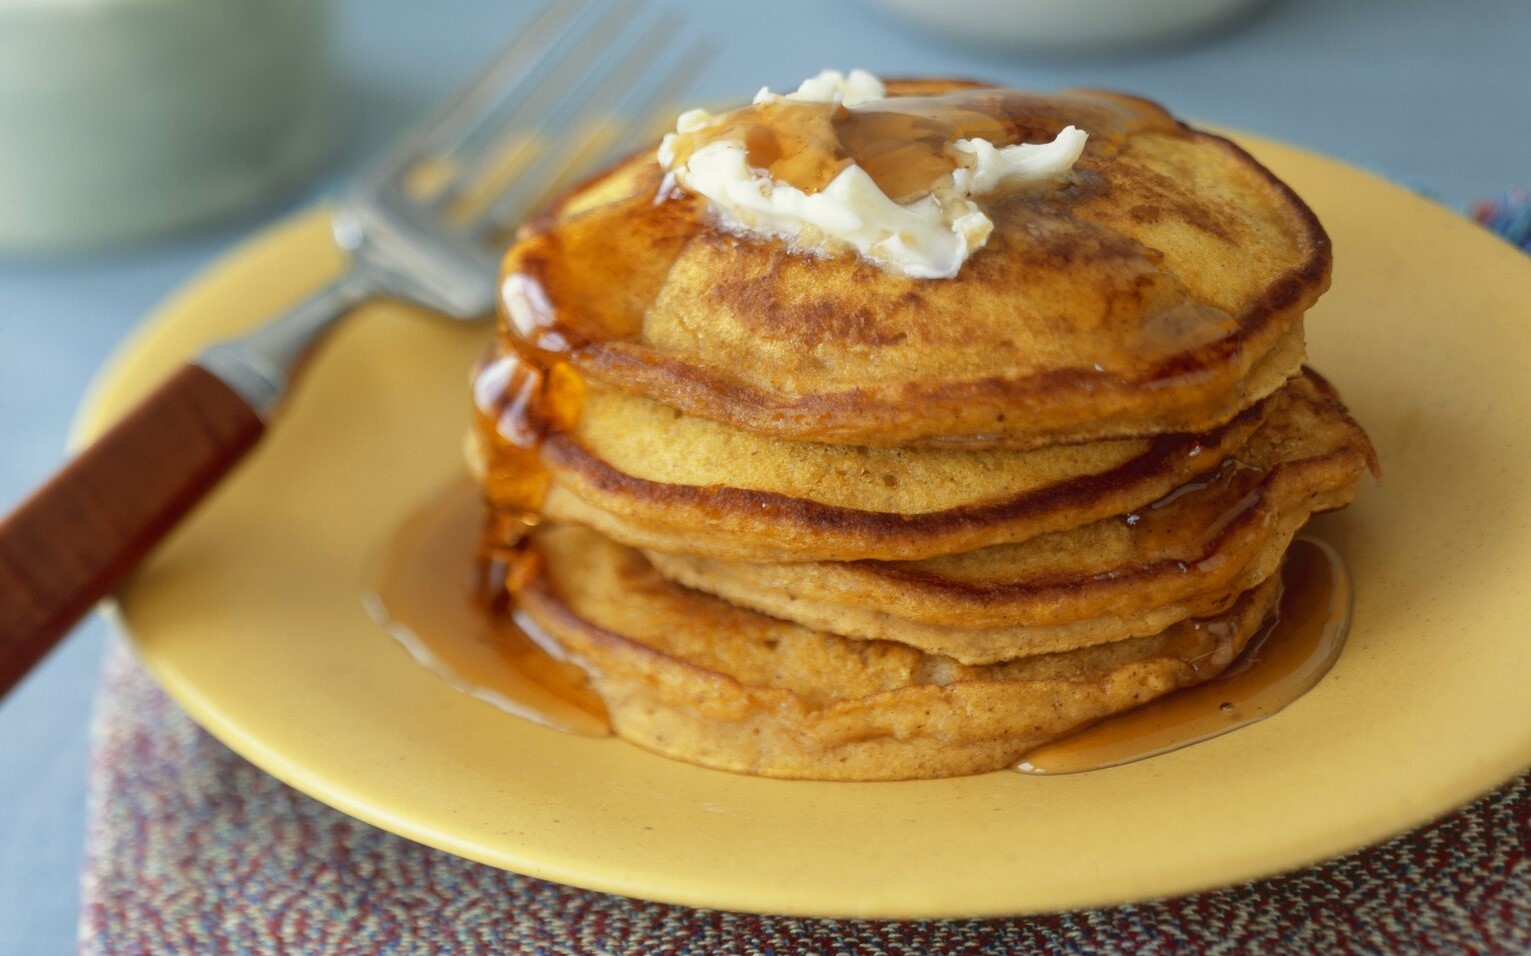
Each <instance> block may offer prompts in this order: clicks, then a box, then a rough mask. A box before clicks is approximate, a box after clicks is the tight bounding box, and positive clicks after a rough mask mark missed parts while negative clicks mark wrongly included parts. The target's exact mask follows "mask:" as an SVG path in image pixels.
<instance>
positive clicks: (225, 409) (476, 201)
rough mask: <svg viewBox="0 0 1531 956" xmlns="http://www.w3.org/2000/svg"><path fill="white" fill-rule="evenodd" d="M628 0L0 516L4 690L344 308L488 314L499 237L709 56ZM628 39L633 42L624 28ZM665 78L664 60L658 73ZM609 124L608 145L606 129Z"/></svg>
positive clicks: (205, 475)
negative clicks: (323, 258) (302, 282)
mask: <svg viewBox="0 0 1531 956" xmlns="http://www.w3.org/2000/svg"><path fill="white" fill-rule="evenodd" d="M639 6H640V5H639V4H638V3H635V2H630V0H605V2H595V0H585V2H583V3H572V4H571V3H568V2H559V0H550V2H549V3H548V4H547V6H546V7H545V8H544V9H543V11H542V12H541V13H540V14H538V15H537V17H536V18H535V20H534V21H533V22H532V24H531V25H530V26H529V27H527V28H526V30H525V31H524V32H523V33H521V35H520V36H519V37H517V38H516V40H515V41H514V42H512V43H511V44H510V45H509V46H508V47H507V48H506V49H505V50H504V51H503V52H502V53H500V54H499V55H498V56H497V57H496V58H495V59H494V61H493V62H491V63H490V64H489V66H488V68H487V69H486V70H485V71H484V72H483V73H482V74H481V75H480V76H479V77H478V79H477V80H475V82H474V83H473V84H472V85H471V86H470V87H468V88H467V89H466V90H465V91H463V92H462V93H461V94H460V95H459V96H458V98H457V99H456V100H455V101H453V102H452V103H450V104H449V105H448V106H447V107H445V108H444V109H442V110H441V111H439V112H438V113H436V114H435V116H434V117H433V118H432V119H431V120H429V121H428V122H427V123H426V124H425V125H424V127H423V128H422V131H421V132H420V133H419V134H418V135H416V136H414V137H412V138H410V139H408V140H406V141H405V142H403V143H402V144H400V145H399V146H398V147H397V148H396V149H394V150H393V151H391V152H389V153H387V154H385V155H384V158H383V159H382V160H381V161H380V162H379V163H377V164H376V165H374V166H372V167H370V168H369V169H367V170H365V171H364V172H363V173H362V175H361V176H360V177H359V178H358V179H357V180H356V181H355V182H354V183H353V184H352V186H351V187H350V188H349V189H348V190H347V191H346V192H345V193H343V194H342V196H341V197H340V199H339V201H338V202H337V203H336V204H335V205H334V207H333V211H332V214H331V224H332V232H333V235H334V239H335V242H336V244H337V245H338V246H339V247H340V248H341V250H342V251H343V252H345V253H346V255H347V259H348V262H349V269H348V271H347V272H346V274H345V275H344V276H342V277H341V278H340V279H338V280H337V281H335V282H334V283H333V284H331V285H330V286H329V287H327V288H325V289H323V290H321V291H319V292H317V293H315V294H314V295H312V296H311V297H310V298H308V299H307V300H305V301H303V302H301V303H299V304H298V305H297V306H295V307H294V308H292V309H291V310H290V311H288V312H287V313H285V314H283V315H282V316H280V317H278V318H276V319H275V320H273V321H271V322H269V323H267V324H266V325H263V326H261V327H259V328H257V329H255V330H254V331H252V332H250V333H248V334H246V335H244V336H243V337H241V338H237V339H232V340H229V341H225V342H220V343H217V344H214V345H213V346H211V347H210V348H208V349H207V350H206V351H205V352H203V353H202V354H201V356H200V357H198V358H196V359H195V360H193V361H191V362H189V363H188V364H186V365H185V366H183V367H182V368H181V370H180V371H179V372H178V373H176V374H175V375H173V376H172V377H171V378H169V379H168V380H167V381H165V382H164V383H163V384H162V385H161V386H160V387H159V388H158V389H157V390H156V391H155V392H153V393H152V394H150V395H149V396H148V397H147V398H146V399H144V401H143V402H142V403H141V404H139V405H138V406H137V407H136V408H135V409H133V410H132V411H130V412H128V413H127V415H125V416H124V417H123V419H122V420H121V421H120V422H119V423H118V424H116V425H115V426H113V427H112V428H111V429H110V430H109V431H107V432H106V433H105V434H103V435H102V436H101V437H100V438H98V439H97V440H96V441H95V442H94V443H92V444H91V445H90V446H89V447H87V448H85V449H84V450H83V451H82V452H80V454H79V455H77V456H76V457H75V458H74V459H73V461H71V462H70V463H69V464H67V465H66V466H65V467H64V468H63V469H62V470H61V471H60V472H58V473H57V474H56V475H55V476H54V477H53V478H52V479H51V480H49V481H48V482H47V483H46V484H45V485H43V486H42V487H41V488H39V489H38V490H37V491H36V492H34V493H33V494H32V496H31V497H30V498H28V499H27V500H26V501H25V502H23V503H22V504H21V505H20V506H19V507H18V508H17V509H16V510H15V511H14V512H13V513H12V514H11V515H10V516H9V517H7V518H6V519H5V520H4V521H3V522H0V697H3V696H4V695H5V693H6V692H8V691H9V690H10V689H11V687H13V686H14V685H15V684H16V683H17V682H18V681H19V680H20V679H21V678H22V676H23V675H24V674H26V673H27V671H29V670H30V669H31V668H32V666H33V665H34V664H36V663H37V662H38V661H39V660H41V659H42V657H43V656H44V655H45V654H46V653H47V652H48V650H50V649H51V648H52V647H53V646H54V645H55V644H56V643H57V642H58V641H59V639H60V638H62V636H63V635H64V634H65V633H67V632H68V631H69V629H70V628H71V627H72V626H73V625H74V624H75V622H77V621H78V620H79V619H80V617H82V616H83V615H84V614H85V612H86V611H88V610H89V609H90V608H91V607H92V606H94V605H95V604H96V603H97V602H98V601H100V600H101V599H102V598H103V597H105V596H106V595H107V594H109V593H110V592H111V591H113V590H114V589H115V588H116V586H117V585H118V584H120V583H121V582H122V581H123V579H124V578H125V577H126V576H127V575H128V574H129V573H130V572H131V571H132V570H133V569H134V568H135V567H136V566H137V565H138V563H139V562H140V561H141V560H142V559H143V558H144V556H145V555H146V554H147V553H148V552H149V551H150V550H151V549H152V548H153V546H154V545H155V544H156V543H157V542H158V541H159V540H160V539H161V538H162V537H164V535H165V534H166V533H167V532H168V531H169V530H170V529H171V528H172V527H173V526H174V525H175V524H176V523H177V522H178V521H180V520H181V518H183V517H184V516H185V515H186V514H187V513H188V512H189V511H190V510H191V509H192V507H193V506H194V505H196V503H197V502H198V501H200V500H201V499H202V498H203V497H204V496H205V495H206V494H207V492H208V491H210V490H211V489H212V488H213V487H214V486H215V485H216V484H217V483H218V482H219V480H220V479H222V478H223V477H224V476H225V475H226V474H227V473H228V472H229V470H230V469H231V468H233V466H234V465H235V464H237V463H238V462H239V461H240V460H241V459H242V458H243V457H244V456H245V454H246V453H247V452H249V451H250V449H251V448H252V447H254V445H255V444H256V443H257V442H258V441H259V439H260V437H261V435H262V434H263V433H264V431H265V429H266V427H267V425H268V424H269V423H270V422H271V421H272V420H273V416H274V415H275V414H276V412H277V411H278V406H279V405H280V404H281V402H282V400H283V399H284V397H285V396H286V394H287V391H288V386H289V384H290V383H291V381H292V379H293V378H294V375H295V374H296V373H297V371H298V370H299V367H300V365H301V364H302V362H303V359H304V357H305V356H306V355H308V353H309V352H310V351H311V350H312V349H313V348H314V347H315V346H316V345H317V344H318V343H319V341H320V340H321V339H322V338H323V336H324V334H325V333H326V332H327V331H328V330H329V329H331V328H332V327H333V326H334V325H335V324H336V323H337V322H339V321H340V320H341V318H343V317H344V316H345V315H346V314H347V313H348V312H349V311H350V310H351V309H352V308H354V307H355V306H357V305H359V304H361V303H362V302H365V301H367V300H369V299H373V298H379V297H387V298H395V299H400V300H404V301H407V302H411V303H414V304H417V305H421V306H424V307H426V308H427V309H430V310H433V311H436V312H439V313H441V314H442V315H444V316H447V317H449V318H451V319H455V320H476V319H481V318H485V317H487V316H488V315H490V314H491V312H492V309H493V304H494V293H495V287H496V285H497V281H496V267H497V265H498V254H499V251H500V245H501V243H502V241H503V239H504V237H505V236H506V235H508V234H509V233H510V232H511V231H512V230H513V229H514V228H515V226H516V225H517V224H518V222H519V221H520V220H521V219H522V218H523V217H524V216H525V215H526V214H527V213H528V212H529V211H530V210H532V209H533V208H535V206H536V205H537V204H539V203H540V202H541V201H543V200H544V199H545V198H546V197H547V196H548V195H549V194H551V193H553V192H554V191H556V190H557V189H559V188H561V187H563V186H565V185H567V184H568V183H569V182H570V181H572V180H573V179H574V178H575V175H576V174H577V171H578V170H580V169H582V168H589V167H590V166H591V165H593V164H594V161H597V160H599V159H603V158H607V157H609V156H610V155H611V152H612V150H610V149H603V148H600V147H609V146H610V145H612V143H613V142H615V141H616V140H618V139H620V138H622V137H623V136H625V135H630V134H632V133H635V132H646V130H641V129H640V125H641V124H640V121H637V120H635V121H631V122H629V123H627V124H626V126H625V127H624V128H622V129H619V130H613V129H612V126H611V124H612V123H613V122H616V121H617V118H618V117H623V116H626V117H639V118H642V119H644V120H646V119H649V118H651V117H652V116H654V115H655V113H656V110H657V109H658V108H659V107H661V106H663V105H665V104H668V103H670V102H672V101H673V100H674V99H675V98H676V97H677V96H678V95H679V94H680V93H681V91H682V89H683V86H684V83H685V82H686V81H687V80H688V79H689V77H690V76H692V75H694V74H695V73H696V72H697V71H698V70H699V69H700V67H701V65H702V63H703V60H704V58H705V56H706V54H707V51H706V48H705V47H703V46H701V45H700V44H693V45H692V46H690V48H689V49H688V50H685V51H683V52H682V53H681V54H680V55H677V56H667V55H666V49H667V47H669V46H671V45H673V44H675V43H676V42H677V40H678V31H677V29H676V24H675V22H674V21H673V20H671V19H670V18H668V17H667V16H664V15H661V16H658V17H657V18H654V19H653V20H652V22H651V23H650V24H649V25H648V26H647V27H646V28H645V29H642V30H641V31H640V30H636V29H630V28H631V27H634V26H635V24H636V18H637V16H638V14H639ZM634 34H636V35H634ZM661 65H662V67H663V68H662V69H657V70H656V69H655V67H656V66H661ZM602 132H604V133H605V134H606V135H605V136H602V135H600V134H601V133H602Z"/></svg>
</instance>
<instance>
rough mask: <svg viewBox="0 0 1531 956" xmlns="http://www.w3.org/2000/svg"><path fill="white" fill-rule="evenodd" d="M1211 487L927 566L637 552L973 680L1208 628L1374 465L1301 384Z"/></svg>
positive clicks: (733, 594) (664, 569) (716, 586)
mask: <svg viewBox="0 0 1531 956" xmlns="http://www.w3.org/2000/svg"><path fill="white" fill-rule="evenodd" d="M1273 402H1274V407H1273V409H1272V411H1271V413H1270V415H1269V416H1268V417H1267V419H1266V421H1265V423H1264V424H1263V425H1262V426H1261V428H1260V430H1259V431H1257V432H1256V433H1255V435H1254V437H1253V438H1251V439H1250V440H1249V441H1248V442H1247V443H1246V444H1245V445H1244V446H1243V447H1242V448H1240V449H1239V450H1237V451H1236V452H1234V454H1233V455H1232V456H1230V457H1229V458H1227V459H1225V460H1224V462H1223V463H1222V465H1221V466H1219V468H1218V470H1217V472H1215V473H1213V474H1211V475H1207V476H1203V477H1201V478H1198V479H1197V480H1195V481H1193V482H1191V483H1190V484H1187V485H1184V486H1182V487H1181V488H1179V489H1177V490H1175V491H1174V492H1171V493H1170V494H1169V495H1168V496H1166V497H1165V498H1164V499H1162V500H1161V501H1159V502H1156V503H1154V504H1153V505H1150V506H1149V507H1146V508H1142V509H1140V510H1138V511H1136V512H1134V513H1132V514H1130V515H1118V516H1115V517H1111V518H1106V519H1103V520H1101V521H1096V522H1093V523H1091V524H1087V525H1083V526H1081V527H1077V528H1071V529H1068V530H1066V531H1059V532H1054V533H1052V534H1048V535H1044V536H1041V537H1037V538H1032V539H1031V540H1029V541H1026V542H1023V543H1020V544H1011V545H999V546H995V547H991V548H985V549H982V550H979V551H973V552H967V553H962V554H952V555H945V556H942V557H937V558H930V559H927V560H924V561H903V562H878V561H858V562H814V563H797V564H763V563H753V562H728V561H719V560H715V559H710V558H699V557H695V556H688V555H677V554H666V553H662V552H657V551H655V552H650V553H649V554H648V555H647V556H648V558H649V560H650V561H651V562H652V563H653V565H654V566H655V568H656V569H657V570H658V571H659V572H660V573H661V574H663V575H664V576H665V577H667V578H670V579H671V580H674V581H676V582H678V583H680V584H683V585H686V586H688V587H692V588H697V589H699V590H702V591H706V592H708V593H711V594H714V595H717V596H719V597H722V598H725V599H727V600H729V601H732V602H734V603H736V604H739V605H742V606H744V607H749V608H753V609H754V610H757V611H761V612H762V613H765V614H770V615H773V616H775V617H780V618H783V619H785V620H790V621H794V622H796V623H798V624H802V625H803V626H805V627H811V628H815V629H817V630H822V631H828V632H831V633H835V634H841V635H844V636H847V637H858V638H867V639H883V640H894V641H900V642H902V643H905V644H909V645H912V646H914V647H918V648H919V649H921V650H923V651H927V652H930V653H937V654H947V655H950V656H952V657H955V658H956V659H958V660H960V661H962V662H964V663H967V664H986V663H992V662H994V661H1000V660H1008V659H1012V658H1016V657H1021V656H1024V655H1027V654H1038V653H1049V652H1056V651H1062V650H1070V649H1073V648H1077V647H1083V646H1088V645H1091V644H1098V643H1103V642H1108V641H1116V640H1122V639H1124V638H1129V637H1137V636H1141V635H1145V634H1154V633H1157V632H1159V631H1162V630H1164V629H1165V628H1167V627H1169V626H1170V625H1171V624H1173V623H1175V622H1176V621H1180V620H1184V619H1185V618H1188V617H1200V616H1206V615H1210V614H1217V613H1220V612H1221V611H1223V610H1224V609H1225V608H1226V607H1228V606H1229V605H1230V604H1231V603H1232V601H1233V600H1234V599H1235V598H1236V597H1237V595H1238V594H1240V593H1241V592H1243V591H1246V590H1248V589H1249V588H1252V587H1254V586H1255V585H1257V584H1258V583H1260V582H1261V581H1264V580H1265V579H1266V578H1268V577H1269V576H1270V575H1272V574H1273V573H1275V571H1276V570H1277V568H1278V567H1279V566H1280V563H1281V558H1282V555H1284V554H1285V553H1286V549H1287V545H1288V544H1289V543H1290V542H1291V539H1292V537H1293V536H1294V535H1295V534H1296V533H1297V530H1298V529H1299V528H1301V527H1302V525H1303V524H1304V523H1305V522H1306V521H1307V520H1308V518H1309V517H1310V516H1311V515H1312V514H1313V513H1315V512H1319V511H1327V510H1331V509H1334V508H1339V507H1343V506H1344V505H1345V504H1348V503H1349V502H1350V500H1351V498H1352V497H1354V495H1355V488H1356V482H1357V480H1358V479H1359V478H1360V476H1361V474H1362V472H1364V471H1365V470H1366V468H1367V467H1368V465H1369V464H1370V463H1371V462H1372V451H1371V446H1370V444H1369V443H1368V442H1367V439H1366V436H1365V434H1364V433H1363V432H1362V431H1361V430H1360V428H1359V427H1358V426H1357V425H1356V424H1355V423H1354V422H1353V421H1351V419H1350V417H1349V415H1348V414H1347V413H1346V411H1345V408H1344V406H1343V405H1341V404H1340V402H1339V400H1338V398H1337V397H1336V396H1335V395H1334V393H1333V392H1332V391H1331V390H1330V389H1329V388H1328V387H1327V385H1326V383H1324V382H1323V381H1322V380H1321V379H1319V378H1318V377H1317V376H1316V375H1312V374H1311V373H1310V374H1309V375H1307V376H1305V377H1303V378H1299V379H1297V380H1296V381H1294V382H1293V383H1292V384H1291V385H1290V386H1288V387H1287V389H1285V390H1284V391H1282V392H1280V393H1278V395H1277V396H1276V397H1275V398H1274V399H1273Z"/></svg>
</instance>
